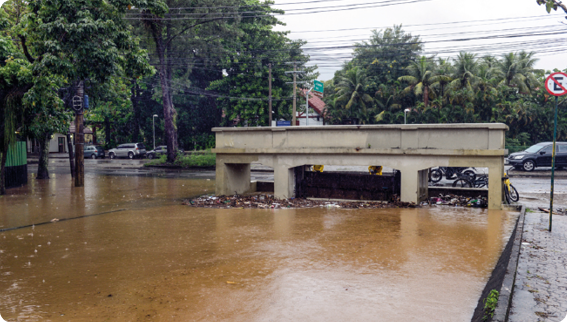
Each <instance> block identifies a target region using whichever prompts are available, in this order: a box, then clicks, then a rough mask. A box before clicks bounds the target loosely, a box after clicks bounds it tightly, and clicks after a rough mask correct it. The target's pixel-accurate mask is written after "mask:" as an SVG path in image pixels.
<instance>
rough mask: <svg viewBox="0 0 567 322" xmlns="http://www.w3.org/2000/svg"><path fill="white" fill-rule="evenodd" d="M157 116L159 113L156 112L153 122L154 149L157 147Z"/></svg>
mask: <svg viewBox="0 0 567 322" xmlns="http://www.w3.org/2000/svg"><path fill="white" fill-rule="evenodd" d="M156 117H158V116H157V114H154V116H153V117H152V123H153V128H154V150H155V149H156Z"/></svg>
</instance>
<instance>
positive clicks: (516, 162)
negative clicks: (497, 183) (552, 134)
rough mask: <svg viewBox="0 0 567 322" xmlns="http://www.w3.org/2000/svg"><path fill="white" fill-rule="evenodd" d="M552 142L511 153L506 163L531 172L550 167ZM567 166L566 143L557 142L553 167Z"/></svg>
mask: <svg viewBox="0 0 567 322" xmlns="http://www.w3.org/2000/svg"><path fill="white" fill-rule="evenodd" d="M552 150H553V142H541V143H538V144H536V145H532V146H530V147H529V148H527V149H526V150H524V151H521V152H516V153H511V154H510V155H509V156H508V163H509V164H510V165H513V166H514V167H515V168H516V169H518V170H520V169H523V170H525V171H533V170H534V169H535V168H537V167H551V157H552ZM566 166H567V142H557V144H556V150H555V167H556V168H561V167H566Z"/></svg>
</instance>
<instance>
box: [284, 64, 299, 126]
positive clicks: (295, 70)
mask: <svg viewBox="0 0 567 322" xmlns="http://www.w3.org/2000/svg"><path fill="white" fill-rule="evenodd" d="M300 63H301V62H300V61H294V62H289V63H286V64H293V71H292V72H291V71H290V72H285V73H286V74H290V73H292V74H293V114H292V115H293V116H292V120H291V126H295V122H296V114H297V108H296V102H295V101H296V92H297V76H296V75H297V74H298V73H303V71H298V70H297V64H300Z"/></svg>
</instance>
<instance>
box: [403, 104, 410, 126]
mask: <svg viewBox="0 0 567 322" xmlns="http://www.w3.org/2000/svg"><path fill="white" fill-rule="evenodd" d="M409 111H410V109H409V108H406V109H405V110H404V124H407V117H406V115H407V113H408V112H409Z"/></svg>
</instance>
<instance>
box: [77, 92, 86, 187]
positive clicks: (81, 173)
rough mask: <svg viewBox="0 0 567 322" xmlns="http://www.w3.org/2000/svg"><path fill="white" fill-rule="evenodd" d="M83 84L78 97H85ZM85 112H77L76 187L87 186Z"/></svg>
mask: <svg viewBox="0 0 567 322" xmlns="http://www.w3.org/2000/svg"><path fill="white" fill-rule="evenodd" d="M84 94H85V93H84V91H83V82H82V81H79V85H78V86H77V96H79V97H80V98H81V99H82V98H83V97H84ZM83 123H84V121H83V110H82V109H81V110H79V111H76V112H75V187H84V186H85V158H84V156H85V154H84V153H85V151H84V146H85V133H84V131H83V130H84V125H83Z"/></svg>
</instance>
